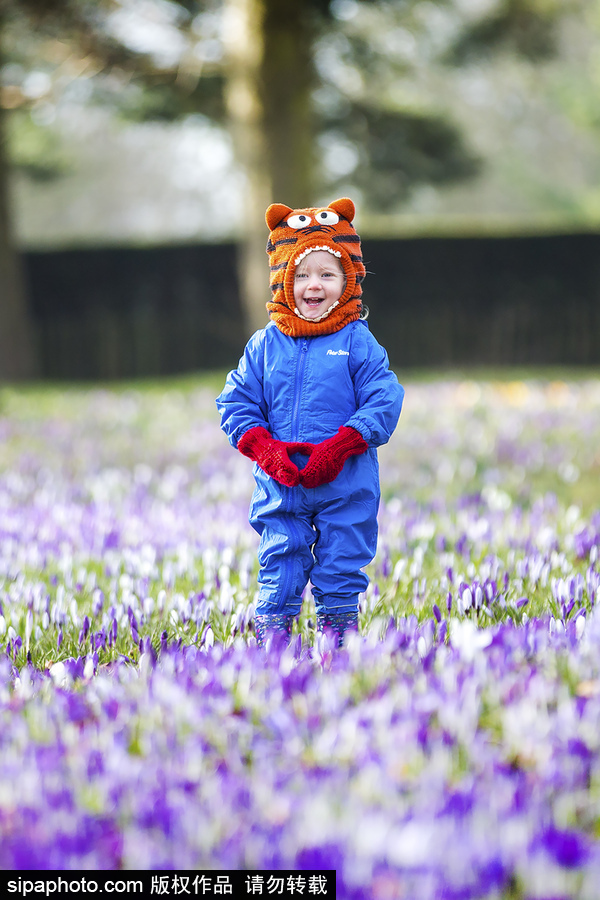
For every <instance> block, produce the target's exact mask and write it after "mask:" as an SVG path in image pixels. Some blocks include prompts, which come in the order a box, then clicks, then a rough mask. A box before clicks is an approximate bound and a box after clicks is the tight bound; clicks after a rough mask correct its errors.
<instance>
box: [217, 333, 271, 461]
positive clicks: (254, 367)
mask: <svg viewBox="0 0 600 900" xmlns="http://www.w3.org/2000/svg"><path fill="white" fill-rule="evenodd" d="M263 355H264V331H262V330H261V331H257V332H256V334H254V335H253V336H252V337H251V338H250V340H249V341H248V343H247V345H246V349H245V350H244V355H243V356H242V358H241V359H240V361H239V365H238V367H237V369H234V370H233V371H232V372H230V373H229V375H228V376H227V380H226V382H225V387H224V388H223V390H222V391H221V393H220V394H219V396H218V397H217V401H216V403H217V409H218V411H219V415H220V416H221V428H222V429H223V431H224V432H225V434H226V435H227V437H228V439H229V443H230V444H231V445H232V447H236V448H237V444H238V441H239V439H240V438H241V436H242V435H243V434H245V433H246V432H247V431H248V430H249V429H250V428H255V427H256V426H257V425H261V426H262V427H263V428H268V427H269V425H268V410H267V404H266V402H265V397H264V391H263V371H264V370H263Z"/></svg>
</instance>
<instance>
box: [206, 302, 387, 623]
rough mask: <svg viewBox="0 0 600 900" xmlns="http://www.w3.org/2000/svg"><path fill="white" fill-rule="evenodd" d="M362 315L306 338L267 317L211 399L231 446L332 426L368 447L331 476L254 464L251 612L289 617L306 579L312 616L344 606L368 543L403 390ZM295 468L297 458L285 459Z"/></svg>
mask: <svg viewBox="0 0 600 900" xmlns="http://www.w3.org/2000/svg"><path fill="white" fill-rule="evenodd" d="M388 365H389V364H388V358H387V354H386V352H385V350H384V349H383V348H382V347H381V346H380V345H379V344H378V343H377V341H376V340H375V338H374V337H373V336H372V335H371V333H370V331H369V328H368V326H367V323H366V322H365V321H364V320H358V321H355V322H351V323H350V324H348V325H346V326H345V327H344V328H342V329H341V330H339V331H336V332H334V333H333V334H328V335H319V336H315V337H307V338H304V337H298V338H295V337H289V336H287V335H285V334H283V333H282V332H281V331H280V330H279V329H278V328H277V326H276V325H275V324H274V323H273V322H270V323H269V324H268V325H267V326H266V327H265V328H263V329H262V330H260V331H257V332H256V333H255V334H254V335H253V337H252V338H251V339H250V341H249V342H248V344H247V346H246V349H245V352H244V356H243V357H242V359H241V360H240V363H239V366H238V368H237V369H236V370H234V371H233V372H230V373H229V375H228V376H227V381H226V384H225V387H224V389H223V391H222V393H221V394H220V396H219V397H218V398H217V407H218V409H219V412H220V415H221V427H222V429H223V430H224V431H225V433H226V434H227V437H228V438H229V441H230V443H231V444H232V446H233V447H237V442H238V440H239V439H240V437H241V436H242V435H243V434H244V433H245V432H246V431H248V430H249V429H250V428H255V427H256V426H259V425H260V426H263V427H265V428H267V429H268V430H269V431H270V432H271V434H272V435H273V437H274V438H276V439H278V440H281V441H305V442H311V443H315V444H317V443H319V442H321V441H323V440H325V439H326V438H328V437H331V436H332V435H334V434H336V432H337V430H338V428H339V427H340V426H341V425H347V426H350V427H352V428H355V429H356V430H357V431H359V432H360V434H361V435H362V437H363V438H364V440H365V441H366V442H367V444H368V445H369V449H368V450H367V451H366V453H364V454H362V455H360V456H352V457H350V459H348V460H347V461H346V463H345V464H344V468H343V470H342V472H341V473H340V474H339V475H338V477H337V478H335V479H334V481H332V482H330V483H328V484H323V485H321V486H320V487H317V488H310V489H309V488H305V487H303V486H302V485H298V486H297V487H286V486H285V485H282V484H279V482H277V481H276V480H275V479H273V478H271V477H269V476H268V475H266V474H265V473H264V472H263V471H262V469H261V468H260V467H259V466H258V465H256V464H255V466H254V477H255V480H256V489H255V491H254V494H253V497H252V501H251V505H250V516H249V518H250V524H251V525H252V526H253V528H254V529H255V530H256V531H257V532H258V533H259V534H260V545H259V552H258V558H259V565H260V573H259V583H260V592H259V601H258V604H257V609H256V612H257V613H258V614H271V613H277V614H282V613H283V614H289V615H294V616H295V615H297V614H298V612H299V611H300V607H301V604H302V592H303V590H304V588H305V587H306V585H307V583H308V581H309V579H310V582H311V584H312V592H313V597H314V600H315V606H316V610H317V613H352V612H356V610H357V607H358V596H359V594H360V593H361V592H362V591H364V590H365V589H366V587H367V584H368V578H367V576H366V575H365V573H364V572H363V571H362V568H363V567H364V566H366V565H367V564H368V563H369V562H371V560H372V559H373V557H374V556H375V551H376V547H377V509H378V506H379V496H380V489H379V467H378V462H377V451H376V448H377V447H378V446H380V445H381V444H384V443H386V442H387V441H388V440H389V438H390V436H391V434H392V432H393V431H394V429H395V427H396V424H397V422H398V418H399V416H400V410H401V408H402V400H403V397H404V390H403V388H402V387H401V385H400V384H399V383H398V380H397V378H396V376H395V375H394V373H393V372H391V371H390V369H389V367H388ZM292 459H293V461H294V462H295V463H296V465H297V466H298V468H300V469H301V468H302V467H303V466H304V465H305V464H306V462H307V459H308V458H307V457H306V456H303V455H302V454H295V455H294V456H293V457H292Z"/></svg>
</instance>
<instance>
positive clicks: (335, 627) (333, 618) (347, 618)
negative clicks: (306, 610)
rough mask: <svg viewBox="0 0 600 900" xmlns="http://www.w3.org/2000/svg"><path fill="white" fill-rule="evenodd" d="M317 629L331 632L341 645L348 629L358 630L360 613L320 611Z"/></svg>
mask: <svg viewBox="0 0 600 900" xmlns="http://www.w3.org/2000/svg"><path fill="white" fill-rule="evenodd" d="M317 631H325V632H330V633H331V634H333V635H334V636H335V637H336V638H337V646H338V647H341V646H342V644H343V643H344V635H345V634H346V632H347V631H358V613H357V612H351V613H318V614H317Z"/></svg>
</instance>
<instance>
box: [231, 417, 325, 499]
mask: <svg viewBox="0 0 600 900" xmlns="http://www.w3.org/2000/svg"><path fill="white" fill-rule="evenodd" d="M237 448H238V450H239V451H240V453H243V454H244V456H248V457H249V458H250V459H251V460H253V461H254V462H256V463H258V465H259V466H260V467H261V469H262V470H263V472H266V473H267V475H270V476H271V478H274V479H275V480H276V481H279V483H280V484H285V485H286V487H295V486H296V485H297V484H299V483H300V472H299V471H298V466H297V465H295V463H293V462H292V460H291V459H290V454H291V453H304V454H305V455H306V456H308V455H309V454H310V452H311V451H312V449H313V444H303V443H299V442H293V443H288V444H286V443H284V442H283V441H277V440H275V438H274V437H273V436H272V435H271V434H269V432H268V431H267V429H266V428H262V426H260V425H257V426H256V428H250V430H249V431H246V433H245V434H243V435H242V436H241V438H240V439H239V441H238V444H237Z"/></svg>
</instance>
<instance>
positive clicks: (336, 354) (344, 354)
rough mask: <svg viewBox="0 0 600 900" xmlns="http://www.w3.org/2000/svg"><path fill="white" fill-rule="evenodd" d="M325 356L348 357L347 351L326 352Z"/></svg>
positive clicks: (348, 352)
mask: <svg viewBox="0 0 600 900" xmlns="http://www.w3.org/2000/svg"><path fill="white" fill-rule="evenodd" d="M327 356H350V351H349V350H328V351H327Z"/></svg>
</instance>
